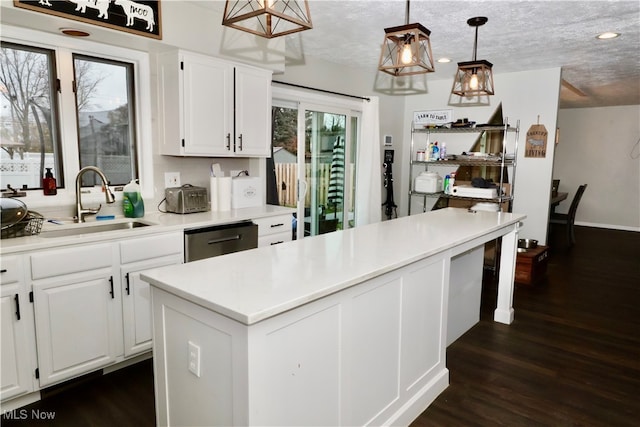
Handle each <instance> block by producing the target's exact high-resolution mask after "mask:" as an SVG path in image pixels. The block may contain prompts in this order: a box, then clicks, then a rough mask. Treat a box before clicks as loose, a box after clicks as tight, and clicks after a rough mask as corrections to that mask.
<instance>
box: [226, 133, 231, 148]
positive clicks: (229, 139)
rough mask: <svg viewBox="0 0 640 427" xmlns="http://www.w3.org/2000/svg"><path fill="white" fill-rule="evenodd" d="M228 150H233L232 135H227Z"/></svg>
mask: <svg viewBox="0 0 640 427" xmlns="http://www.w3.org/2000/svg"><path fill="white" fill-rule="evenodd" d="M227 150H231V134H230V133H228V134H227Z"/></svg>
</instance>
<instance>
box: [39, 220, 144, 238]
mask: <svg viewBox="0 0 640 427" xmlns="http://www.w3.org/2000/svg"><path fill="white" fill-rule="evenodd" d="M149 225H151V224H147V223H144V222H140V221H126V222H112V223H109V224H99V225H95V224H90V225H87V224H76V225H71V226H68V227H67V226H61V227H65V228H60V229H58V230H56V229H53V230H47V231H43V232H42V233H40V236H41V237H67V236H77V235H83V234H93V233H102V232H105V231H119V230H133V229H135V228H140V227H147V226H149Z"/></svg>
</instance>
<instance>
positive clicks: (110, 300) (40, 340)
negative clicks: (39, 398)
mask: <svg viewBox="0 0 640 427" xmlns="http://www.w3.org/2000/svg"><path fill="white" fill-rule="evenodd" d="M113 250H114V249H113V245H112V244H109V243H106V244H98V245H85V246H80V247H74V248H71V249H56V250H49V251H43V252H38V253H35V254H33V255H31V274H32V279H33V280H32V286H33V303H34V313H35V327H36V343H37V347H38V351H37V353H38V370H39V379H40V386H41V387H45V386H47V385H50V384H54V383H57V382H60V381H62V380H66V379H69V378H72V377H75V376H78V375H80V374H83V373H85V372H90V371H93V370H95V369H98V368H101V367H103V366H106V365H109V364H111V363H113V362H115V360H116V357H117V356H118V354H119V353H121V352H122V309H121V307H120V289H118V286H116V283H114V275H113V267H112V264H113V259H114V253H113Z"/></svg>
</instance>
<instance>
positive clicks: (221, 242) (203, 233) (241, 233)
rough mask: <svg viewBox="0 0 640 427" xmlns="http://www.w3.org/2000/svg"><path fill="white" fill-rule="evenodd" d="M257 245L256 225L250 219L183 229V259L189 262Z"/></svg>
mask: <svg viewBox="0 0 640 427" xmlns="http://www.w3.org/2000/svg"><path fill="white" fill-rule="evenodd" d="M257 247H258V226H257V225H256V224H254V223H253V222H251V221H242V222H236V223H233V224H225V225H216V226H211V227H200V228H191V229H186V230H185V231H184V261H185V262H191V261H197V260H199V259H204V258H211V257H214V256H218V255H224V254H228V253H232V252H238V251H244V250H247V249H253V248H257Z"/></svg>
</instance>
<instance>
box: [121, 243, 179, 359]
mask: <svg viewBox="0 0 640 427" xmlns="http://www.w3.org/2000/svg"><path fill="white" fill-rule="evenodd" d="M182 244H183V236H182V233H181V232H179V233H171V234H166V235H161V236H151V237H145V238H142V239H135V240H130V241H125V242H122V243H120V262H121V263H122V267H121V268H120V278H121V284H122V319H123V328H124V329H123V331H124V356H125V357H129V356H134V355H136V354H139V353H142V352H145V351H149V350H151V338H152V332H153V331H152V329H151V293H150V289H149V284H148V283H147V282H144V281H142V280H140V272H141V271H143V270H147V269H150V268H156V267H162V266H165V265H172V264H181V263H182V261H183V253H182Z"/></svg>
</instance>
